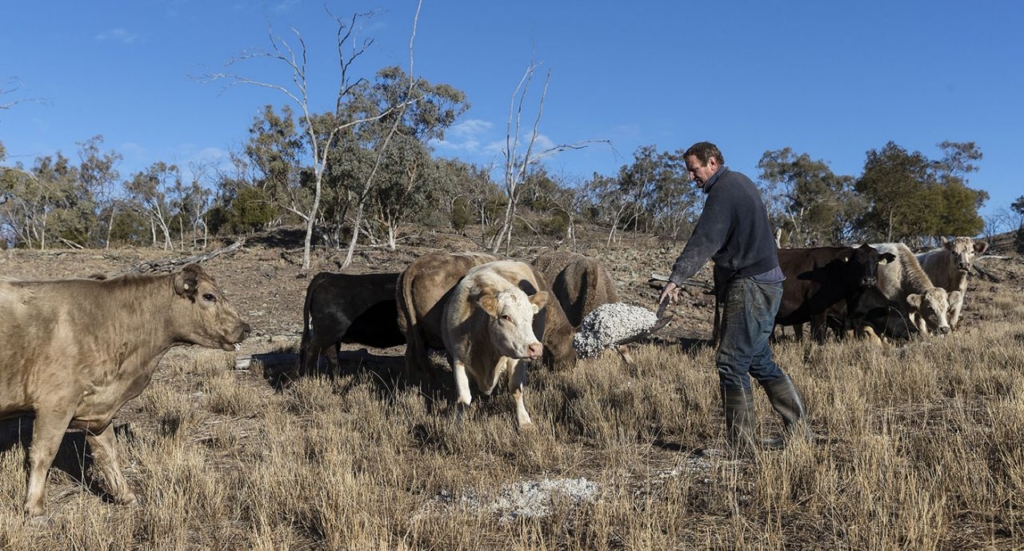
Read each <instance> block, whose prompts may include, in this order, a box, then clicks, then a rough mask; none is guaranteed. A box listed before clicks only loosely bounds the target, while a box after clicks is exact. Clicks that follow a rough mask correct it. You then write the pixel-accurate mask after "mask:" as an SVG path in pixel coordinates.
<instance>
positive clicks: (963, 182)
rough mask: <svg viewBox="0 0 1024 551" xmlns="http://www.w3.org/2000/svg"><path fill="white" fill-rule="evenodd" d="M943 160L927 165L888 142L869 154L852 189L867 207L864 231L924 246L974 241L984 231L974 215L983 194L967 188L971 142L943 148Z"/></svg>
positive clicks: (974, 154) (973, 153)
mask: <svg viewBox="0 0 1024 551" xmlns="http://www.w3.org/2000/svg"><path fill="white" fill-rule="evenodd" d="M939 147H940V148H941V149H942V150H943V157H942V159H939V160H935V161H933V160H930V159H928V158H927V157H926V156H925V155H924V154H922V153H920V152H918V151H914V152H908V151H906V150H905V149H903V148H902V147H899V146H898V145H896V144H895V143H893V142H889V143H888V144H886V145H885V147H883V148H882V149H881V150H870V151H868V153H867V160H866V162H865V164H864V173H863V174H862V175H861V177H860V178H859V179H858V180H857V183H856V189H857V191H858V192H860V193H861V194H862V195H863V196H864V197H865V199H866V200H867V202H868V209H867V212H866V213H865V215H864V217H863V220H862V222H863V227H864V228H865V230H867V231H868V232H870V233H871V234H872V235H873V236H875V237H876V238H881V239H885V240H887V241H892V240H907V239H911V240H922V241H923V240H924V239H930V238H931V237H932V236H948V235H976V234H977V233H978V232H980V231H981V230H982V229H983V227H984V221H983V220H982V218H981V217H980V216H979V215H978V209H979V208H981V206H982V205H983V204H984V202H985V201H986V200H987V199H988V193H986V192H984V191H980V190H974V189H971V188H969V187H967V182H968V181H967V175H968V174H970V173H972V172H975V171H976V170H977V167H976V165H974V164H973V162H974V161H977V160H980V159H981V157H982V156H981V151H980V150H979V149H978V148H977V146H975V145H974V143H973V142H966V143H955V142H942V143H941V144H939Z"/></svg>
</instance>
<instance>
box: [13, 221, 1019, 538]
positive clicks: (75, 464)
mask: <svg viewBox="0 0 1024 551" xmlns="http://www.w3.org/2000/svg"><path fill="white" fill-rule="evenodd" d="M602 237H603V236H595V239H594V240H593V241H592V242H593V243H600V245H596V244H595V245H594V246H592V247H581V252H587V253H588V254H592V255H594V256H597V257H599V258H600V259H602V260H603V261H604V262H605V264H606V266H608V267H609V269H610V270H611V272H612V274H613V276H614V277H615V278H616V280H617V282H618V284H619V288H620V290H621V291H622V296H623V300H624V301H626V302H629V303H633V304H638V305H643V306H648V307H651V308H652V309H653V307H654V301H655V298H656V296H657V293H658V291H657V290H656V289H652V288H651V287H649V285H648V283H647V280H648V278H649V276H650V274H651V273H652V272H659V273H666V272H667V271H668V269H669V268H670V265H671V262H672V260H673V259H674V258H675V256H676V254H678V252H679V250H680V248H679V245H676V244H670V243H659V242H656V241H655V240H653V239H651V240H644V241H642V242H639V243H634V242H632V241H631V240H630V237H629V236H627V237H625V238H624V242H623V243H621V244H618V245H615V246H613V247H610V248H605V247H604V246H603V241H602V240H601V239H602ZM537 245H538V246H540V245H542V244H541V243H538V244H537ZM296 246H297V245H295V242H294V235H291V234H289V233H288V232H278V233H276V234H272V235H268V236H261V237H259V238H251V239H249V240H248V241H247V242H246V245H245V247H243V248H242V249H241V250H239V251H237V252H234V253H232V254H225V255H221V256H218V257H215V258H213V259H211V260H209V261H208V262H207V263H205V268H206V270H207V271H208V272H209V273H211V274H212V275H213V276H214V277H216V278H217V280H218V282H219V283H220V284H221V286H222V288H223V289H224V290H225V293H226V294H227V296H228V297H229V299H230V300H231V301H232V303H233V304H235V306H236V307H237V308H238V310H239V312H240V313H241V314H242V316H243V317H244V318H246V319H247V320H248V321H249V322H250V323H251V324H252V326H253V328H254V335H253V337H251V338H250V339H249V340H248V341H246V342H245V343H243V347H242V350H241V351H239V352H237V353H235V352H223V351H214V350H206V349H199V348H185V347H182V348H176V349H173V350H172V351H171V352H170V353H168V355H167V356H166V357H165V358H164V360H163V361H162V363H161V365H160V367H159V368H158V370H157V373H156V376H155V377H154V380H153V382H152V384H151V385H150V386H149V387H148V388H147V389H146V390H145V391H144V392H143V394H142V395H141V396H140V397H139V398H137V399H135V400H132V401H130V402H129V403H128V404H127V405H126V406H125V407H124V408H123V409H122V410H121V412H120V413H119V414H118V416H117V417H116V418H115V425H116V427H117V434H118V446H119V451H120V453H121V454H122V461H121V463H122V466H123V468H124V471H125V476H126V477H127V479H128V483H129V484H130V486H131V487H132V489H133V490H134V491H135V493H136V494H138V496H139V498H140V503H139V504H138V505H135V506H120V505H115V504H112V503H108V502H107V500H106V499H105V495H104V493H103V484H102V481H100V480H94V479H93V478H92V476H91V475H92V470H91V469H90V463H91V458H90V457H89V455H88V453H87V452H88V450H85V449H84V438H83V436H82V435H81V434H76V433H74V432H69V433H68V434H67V436H66V438H65V440H64V442H63V446H62V449H61V452H60V454H59V456H58V459H57V463H56V464H55V468H54V469H52V470H51V472H50V477H49V484H48V486H47V496H46V504H47V507H48V510H49V513H50V515H51V518H50V522H49V523H26V522H25V521H24V519H23V517H22V514H21V505H22V500H23V499H24V493H25V463H26V445H27V442H28V437H29V435H30V431H31V420H30V419H28V418H26V419H21V420H8V421H3V422H0V549H4V550H7V549H11V550H46V551H50V550H57V549H82V550H93V549H110V550H121V549H154V550H175V549H261V550H279V549H296V550H298V549H330V550H334V549H353V550H378V549H379V550H420V549H433V550H465V551H475V550H481V549H502V550H505V549H514V550H556V549H557V550H605V549H607V550H618V549H624V550H625V549H629V550H648V549H780V550H781V549H850V550H876V549H878V550H881V549H943V550H961V549H1021V548H1024V446H1022V444H1021V435H1022V434H1024V378H1022V374H1024V300H1022V297H1024V262H1022V261H1021V259H1020V258H1018V257H1016V256H1011V257H1009V258H1006V259H999V260H995V259H993V260H987V261H986V260H983V261H980V262H979V265H982V266H984V268H985V269H986V271H987V272H989V273H991V274H992V275H994V276H996V277H997V278H998V281H995V280H992V279H978V278H976V279H973V280H972V282H971V288H970V290H969V294H968V297H967V300H966V303H965V319H964V320H963V322H962V326H961V330H959V331H957V332H954V333H953V334H951V335H949V336H947V337H944V338H939V337H928V338H921V339H915V340H913V341H911V342H909V343H901V344H898V345H886V346H883V347H881V348H874V347H870V346H869V345H866V344H863V343H858V342H829V343H827V344H825V345H817V344H814V343H810V342H795V341H791V340H785V339H783V340H782V341H781V342H779V343H778V344H777V345H776V346H775V351H776V356H777V360H778V362H779V363H780V365H782V366H783V368H784V369H786V370H787V371H788V372H789V373H790V375H791V376H792V377H793V379H794V380H795V381H796V382H797V385H798V386H799V387H800V388H801V390H802V392H803V394H804V398H805V401H806V404H807V407H808V410H809V417H810V420H811V424H812V426H813V428H814V430H815V431H816V432H817V433H818V435H819V437H820V438H819V440H818V441H817V442H816V443H813V444H810V443H804V442H799V443H796V444H795V445H792V446H790V447H789V448H788V449H786V450H783V451H769V452H763V453H761V454H760V455H759V456H758V457H757V458H756V459H754V460H735V459H733V458H732V457H730V456H729V454H728V452H727V451H726V447H725V439H724V434H723V432H724V431H723V427H724V422H723V419H722V413H721V411H720V404H719V397H718V387H717V385H718V381H717V375H716V372H715V370H714V367H713V363H712V358H713V351H712V350H711V348H710V347H709V346H707V342H706V339H708V338H709V337H710V333H711V331H710V326H711V319H712V302H711V301H710V300H709V297H708V296H706V295H703V294H701V293H700V292H694V293H693V294H690V295H688V297H687V300H686V301H684V303H683V304H680V305H677V306H676V307H675V308H676V314H677V320H676V321H675V322H674V323H673V324H672V326H670V327H669V328H668V329H666V330H665V331H664V332H662V333H659V334H658V335H657V336H656V338H652V339H650V340H649V341H648V342H645V343H642V344H639V345H634V350H633V357H634V359H635V360H636V364H635V366H634V367H628V366H626V365H625V364H624V363H623V362H622V360H621V359H620V358H619V356H618V355H616V354H614V353H611V352H608V353H606V354H605V355H603V356H601V357H599V358H596V359H593V360H584V361H581V362H580V364H579V365H578V367H577V368H576V369H575V370H573V371H571V372H550V371H545V370H543V369H541V368H537V369H534V370H533V371H532V372H531V378H530V384H529V386H528V389H527V393H526V400H527V407H528V408H529V410H530V412H531V415H532V417H533V421H534V423H535V424H536V429H535V430H532V431H528V432H523V433H520V432H517V431H516V429H515V422H514V416H513V414H512V410H513V404H512V400H511V398H510V397H509V396H508V395H507V393H504V392H502V387H499V389H498V392H497V393H496V394H495V395H494V396H493V397H491V398H489V399H483V400H479V401H477V402H475V405H474V406H473V408H472V409H471V411H470V412H469V414H468V415H466V416H465V417H463V418H462V419H459V418H457V417H456V415H455V414H454V407H453V405H452V403H451V391H452V388H451V387H452V385H451V383H450V381H448V379H447V378H446V377H445V376H444V374H441V375H440V376H439V377H438V384H437V385H436V386H430V385H428V384H427V383H426V382H424V381H419V380H411V379H409V378H407V377H406V376H405V375H404V373H403V370H402V361H403V360H402V354H403V349H402V347H396V348H392V349H383V350H380V349H369V350H365V349H363V350H360V349H359V347H352V350H349V351H346V352H345V353H344V354H343V358H342V361H341V362H340V364H339V365H338V366H336V367H335V368H334V369H333V373H332V374H331V375H325V376H321V377H311V378H304V379H293V380H285V382H286V384H280V383H281V381H282V379H281V373H280V370H281V366H280V365H279V364H280V363H281V362H279V361H278V362H276V365H271V363H264V362H261V361H260V359H261V358H275V356H272V355H273V354H280V353H287V352H293V351H294V350H295V347H296V346H297V343H298V338H299V331H300V329H301V325H302V301H303V297H304V294H305V287H306V285H307V284H308V281H309V278H302V277H297V276H298V274H299V265H298V261H299V260H300V258H301V251H298V252H296V249H295V247H296ZM435 248H443V249H446V250H459V249H469V250H475V249H477V248H478V246H477V245H476V244H475V243H474V241H473V240H472V239H469V238H465V237H461V236H435V235H426V234H424V235H421V236H418V237H415V238H411V239H409V240H407V241H406V242H404V243H403V246H402V247H401V248H400V250H398V251H395V252H391V251H387V250H384V249H377V248H372V247H366V248H362V249H360V251H359V253H358V254H357V256H356V261H355V263H354V265H353V266H352V267H350V268H349V270H347V271H349V272H350V273H359V272H368V271H387V270H393V271H397V270H400V269H402V268H403V267H404V266H405V265H406V264H407V263H408V262H409V261H411V260H412V259H413V258H415V257H416V256H417V255H418V254H420V253H422V252H425V251H427V250H433V249H435ZM538 250H539V249H537V248H536V247H530V248H522V249H519V250H516V251H514V253H513V257H518V258H522V259H527V260H530V259H532V257H533V256H534V255H536V253H537V251H538ZM997 252H998V251H997ZM166 254H167V253H164V252H162V251H156V250H141V249H140V250H118V251H73V252H72V251H59V252H38V251H4V252H0V276H3V277H21V278H30V277H36V278H43V277H63V276H71V275H75V276H85V275H89V274H92V273H95V272H106V273H111V274H113V273H117V272H120V271H124V270H127V269H128V268H130V267H131V266H134V265H137V264H140V263H142V262H145V261H147V260H153V259H157V258H163V257H165V256H166ZM190 254H193V253H184V254H182V255H181V256H188V255H190ZM342 258H343V252H342V253H339V252H335V251H320V252H319V253H318V254H317V256H316V258H315V265H314V268H313V271H312V272H313V273H315V272H317V271H339V269H338V266H339V260H340V259H342ZM981 262H984V264H981ZM4 338H5V336H3V335H0V345H2V346H16V345H17V343H9V342H6V341H2V339H4ZM241 355H253V356H254V357H255V358H256V361H254V362H253V363H252V364H251V366H250V367H248V368H244V369H239V368H236V367H235V360H236V357H237V356H241ZM278 358H279V356H278ZM755 397H756V400H757V404H756V405H757V414H758V419H759V426H760V429H761V430H762V432H763V433H764V436H771V435H775V434H778V433H779V430H780V428H781V427H780V423H779V421H778V417H777V416H776V415H775V414H774V412H772V411H771V408H770V406H769V404H768V401H767V399H766V398H765V397H764V393H763V392H760V391H755Z"/></svg>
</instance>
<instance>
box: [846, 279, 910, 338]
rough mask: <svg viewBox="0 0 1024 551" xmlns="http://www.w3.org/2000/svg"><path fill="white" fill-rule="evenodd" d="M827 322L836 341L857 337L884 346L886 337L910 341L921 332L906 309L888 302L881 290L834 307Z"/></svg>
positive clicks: (860, 294) (867, 290)
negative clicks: (883, 342)
mask: <svg viewBox="0 0 1024 551" xmlns="http://www.w3.org/2000/svg"><path fill="white" fill-rule="evenodd" d="M826 318H827V322H828V327H829V328H830V329H832V330H833V331H834V332H835V334H836V336H837V337H839V338H845V337H848V336H856V337H857V338H860V339H864V340H870V341H873V342H875V343H877V344H881V342H882V338H883V337H884V338H886V339H890V340H908V339H910V337H911V335H913V334H915V333H917V332H918V330H917V327H916V326H915V325H914V324H913V323H912V322H911V321H910V315H909V314H908V312H907V309H906V308H905V307H904V306H902V305H901V304H900V303H898V302H895V301H892V300H889V299H888V298H886V296H885V294H884V293H882V291H881V290H879V289H878V287H865V288H863V289H860V290H859V291H857V292H856V293H855V294H854V295H853V296H852V297H851V298H850V299H848V300H841V301H839V302H837V303H835V304H833V305H832V306H830V307H829V308H828V310H827V311H826Z"/></svg>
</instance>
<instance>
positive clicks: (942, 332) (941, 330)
mask: <svg viewBox="0 0 1024 551" xmlns="http://www.w3.org/2000/svg"><path fill="white" fill-rule="evenodd" d="M947 333H949V327H948V326H946V327H940V328H939V334H940V335H945V334H947Z"/></svg>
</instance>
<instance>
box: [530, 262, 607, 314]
mask: <svg viewBox="0 0 1024 551" xmlns="http://www.w3.org/2000/svg"><path fill="white" fill-rule="evenodd" d="M533 267H534V268H536V269H537V270H540V272H541V273H542V274H544V279H546V280H547V281H548V283H550V284H551V292H552V293H553V294H554V295H555V298H556V299H558V303H559V304H561V305H562V310H564V311H565V316H566V317H567V318H568V319H569V323H570V324H571V325H572V326H573V328H575V329H579V326H580V324H581V323H583V318H585V317H587V314H589V313H591V312H593V311H594V309H595V308H597V307H598V306H601V305H602V304H609V303H614V302H619V292H618V290H617V289H616V288H615V281H614V280H613V279H612V277H611V275H610V274H609V273H608V270H605V268H604V265H602V264H601V263H600V262H598V261H597V259H595V258H591V257H589V256H584V255H582V254H578V253H573V252H569V251H549V252H546V253H543V254H541V255H540V256H538V257H537V258H536V259H535V260H534V261H533Z"/></svg>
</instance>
